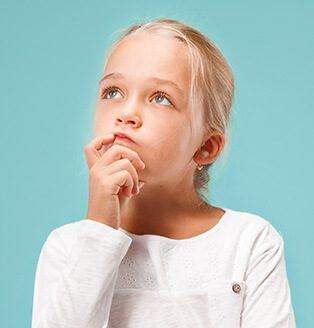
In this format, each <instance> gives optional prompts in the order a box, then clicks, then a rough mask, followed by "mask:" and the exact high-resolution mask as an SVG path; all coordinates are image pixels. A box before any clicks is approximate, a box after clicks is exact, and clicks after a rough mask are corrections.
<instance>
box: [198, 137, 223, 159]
mask: <svg viewBox="0 0 314 328" xmlns="http://www.w3.org/2000/svg"><path fill="white" fill-rule="evenodd" d="M224 145H225V137H224V135H223V134H222V133H221V132H220V131H214V132H212V133H211V136H210V137H209V138H208V139H207V140H206V142H205V143H204V145H203V146H202V147H201V148H200V149H198V150H197V152H196V153H195V154H194V157H193V159H194V161H195V163H197V164H210V163H213V162H214V161H215V160H216V159H217V157H219V155H220V153H221V151H222V149H223V147H224Z"/></svg>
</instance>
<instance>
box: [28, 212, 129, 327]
mask: <svg viewBox="0 0 314 328" xmlns="http://www.w3.org/2000/svg"><path fill="white" fill-rule="evenodd" d="M75 224H78V225H79V227H80V229H76V231H77V233H76V234H77V235H75V233H74V235H75V236H74V237H73V230H75V229H72V232H71V229H69V226H70V228H71V227H72V226H71V225H73V223H72V224H69V225H66V226H67V229H62V228H63V227H64V226H63V227H61V228H58V229H56V230H54V231H53V232H52V233H51V234H50V235H49V236H48V238H47V240H46V242H45V244H44V245H43V248H42V250H41V253H40V256H39V260H38V264H37V270H36V278H35V286H34V299H33V316H32V327H33V328H48V327H49V328H54V327H58V328H63V327H64V328H65V327H66V328H72V327H73V328H74V327H75V328H80V327H84V328H86V327H89V328H96V327H97V328H98V327H107V324H108V320H109V313H110V307H111V302H112V297H113V292H114V287H115V283H116V279H117V272H118V267H119V265H120V263H121V261H122V259H123V257H124V256H125V254H126V252H127V250H128V248H129V246H130V244H131V242H132V239H131V238H130V237H129V236H127V235H126V234H124V233H123V232H121V231H118V230H116V229H114V228H112V227H110V226H107V225H105V224H102V223H100V222H96V221H92V220H88V219H84V220H82V221H78V222H76V223H74V225H75ZM76 227H77V226H76ZM73 228H74V226H73ZM69 230H70V233H69ZM65 232H66V233H65ZM71 240H72V242H71V244H70V245H69V242H70V241H71Z"/></svg>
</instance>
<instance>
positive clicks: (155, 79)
mask: <svg viewBox="0 0 314 328" xmlns="http://www.w3.org/2000/svg"><path fill="white" fill-rule="evenodd" d="M109 77H110V78H112V79H119V78H122V77H123V75H122V74H121V73H117V72H113V73H110V74H107V75H106V76H104V77H103V78H102V79H101V80H100V81H99V85H100V83H101V82H102V81H104V80H106V79H108V78H109ZM148 80H150V81H153V82H155V83H157V84H168V85H171V86H172V87H174V88H175V89H176V90H177V91H179V92H180V93H181V94H183V93H184V92H183V90H182V89H181V88H180V87H179V86H178V85H177V84H176V83H174V82H172V81H170V80H165V79H161V78H159V77H155V76H150V77H148Z"/></svg>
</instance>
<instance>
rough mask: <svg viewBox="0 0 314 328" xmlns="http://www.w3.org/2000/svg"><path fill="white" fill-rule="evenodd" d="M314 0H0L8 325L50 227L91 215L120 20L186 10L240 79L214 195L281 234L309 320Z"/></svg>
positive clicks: (296, 303) (297, 300) (27, 309)
mask: <svg viewBox="0 0 314 328" xmlns="http://www.w3.org/2000/svg"><path fill="white" fill-rule="evenodd" d="M313 15H314V2H313V1H310V0H309V1H304V0H303V1H302V0H298V1H279V0H277V1H270V0H264V1H239V0H238V1H231V0H230V1H227V0H219V1H217V0H215V1H208V0H207V1H201V0H194V1H185V2H184V1H182V0H181V1H180V0H177V1H169V0H166V1H164V0H162V1H148V0H145V1H144V0H143V1H121V0H120V1H104V0H103V1H79V0H76V1H66V0H62V1H61V0H54V1H11V2H9V1H6V2H4V1H2V2H1V4H0V33H1V43H0V56H1V63H0V72H1V73H0V79H1V82H0V83H1V84H0V87H1V88H0V90H1V97H0V109H1V118H0V124H1V126H0V137H1V138H0V143H1V162H0V163H1V164H0V165H1V170H0V172H1V198H0V199H1V236H0V243H1V245H0V249H1V271H0V278H1V304H0V311H1V315H0V326H1V327H30V326H31V315H32V302H33V288H34V280H35V272H36V265H37V261H38V257H39V254H40V251H41V248H42V246H43V244H44V242H45V240H46V238H47V236H48V235H49V233H50V232H51V231H52V230H53V229H55V228H57V227H59V226H61V225H64V224H66V223H70V222H75V221H78V220H82V219H84V218H85V215H86V211H87V204H88V167H87V164H86V162H85V154H84V151H83V148H84V146H85V145H86V144H87V143H88V142H89V141H90V140H91V139H92V137H93V131H92V128H93V127H92V118H91V114H92V111H93V110H94V106H95V97H96V91H97V85H98V82H99V80H100V77H101V73H102V68H103V64H104V55H105V52H106V50H107V48H108V45H109V43H110V41H111V40H112V36H113V33H114V32H115V31H116V30H118V29H120V28H122V27H125V26H128V25H131V24H134V23H138V22H140V21H141V20H152V19H156V18H171V19H177V20H181V21H182V22H185V23H187V24H190V25H191V26H193V27H195V28H197V29H199V30H200V31H201V32H203V33H204V34H206V35H207V36H209V37H210V38H211V39H212V40H213V41H214V42H215V43H216V45H217V46H218V47H219V48H220V50H221V51H222V52H223V54H224V55H225V57H226V58H227V60H228V61H229V63H230V65H231V67H232V69H233V72H234V75H235V82H236V97H235V104H234V107H233V110H234V119H233V121H232V131H231V145H230V151H229V156H228V159H227V163H226V164H225V166H224V167H222V168H221V167H216V168H214V170H213V171H212V172H211V174H212V178H211V182H210V194H209V195H208V198H209V199H210V201H211V202H212V204H213V205H215V206H223V207H227V208H231V209H234V210H239V211H244V212H250V213H254V214H257V215H260V216H262V217H263V218H265V219H266V220H268V221H269V222H270V223H271V224H272V225H273V226H274V227H275V228H276V229H277V230H278V231H279V232H280V234H281V235H282V236H283V239H284V242H285V258H286V265H287V273H288V279H289V283H290V288H291V295H292V304H293V308H294V312H295V317H296V321H297V326H298V327H310V326H311V325H312V324H313V322H314V316H313V305H314V304H313V295H314V284H313V276H314V265H313V250H314V243H313V237H312V235H313V228H314V224H313V219H314V216H313V211H312V208H311V205H312V204H313V182H314V181H313V180H314V179H313V176H314V175H313V161H314V156H313V140H314V138H313V137H314V133H313V121H314V114H313V113H314V108H313V107H314V106H313V95H314V83H313V74H314V67H313V66H314V65H313V59H314V46H313V40H314V35H313V34H314V20H313Z"/></svg>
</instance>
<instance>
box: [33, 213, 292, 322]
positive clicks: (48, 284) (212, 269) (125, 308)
mask: <svg viewBox="0 0 314 328" xmlns="http://www.w3.org/2000/svg"><path fill="white" fill-rule="evenodd" d="M222 209H223V210H224V211H225V214H224V215H223V217H222V218H221V219H220V221H219V222H218V223H217V224H216V226H214V227H213V228H212V229H210V230H208V231H206V232H205V233H202V234H200V235H197V236H195V237H192V238H188V239H170V238H166V237H163V236H159V235H135V234H132V233H129V232H127V231H125V230H123V229H122V228H119V230H116V229H114V228H112V227H110V226H107V225H105V224H102V223H99V222H96V221H92V220H86V219H84V220H81V221H77V222H74V223H69V224H66V225H63V226H61V227H59V228H57V229H55V230H53V231H52V232H51V233H50V235H49V236H48V238H47V240H46V242H45V243H44V245H43V248H42V251H41V253H40V256H39V260H38V264H37V271H36V279H35V287H34V300H33V318H32V320H33V321H32V327H33V328H48V327H49V328H53V327H56V328H63V327H64V328H72V327H73V328H83V327H84V328H104V327H109V328H115V327H121V328H127V327H136V328H152V327H158V328H168V327H169V328H175V327H178V328H184V327H188V328H191V327H193V328H194V327H206V328H218V327H219V328H240V327H241V328H294V327H295V319H294V313H293V308H292V303H291V294H290V288H289V283H288V279H287V273H286V264H285V258H284V242H283V239H282V237H281V235H280V234H279V233H278V232H277V230H276V229H275V228H274V227H273V226H272V225H271V224H270V223H269V222H268V221H267V220H265V219H263V218H261V217H260V216H257V215H254V214H250V213H245V212H239V211H234V210H231V209H227V208H223V207H222Z"/></svg>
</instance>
